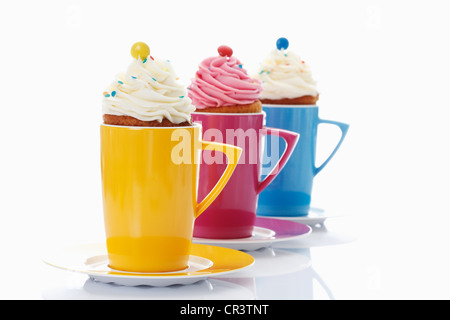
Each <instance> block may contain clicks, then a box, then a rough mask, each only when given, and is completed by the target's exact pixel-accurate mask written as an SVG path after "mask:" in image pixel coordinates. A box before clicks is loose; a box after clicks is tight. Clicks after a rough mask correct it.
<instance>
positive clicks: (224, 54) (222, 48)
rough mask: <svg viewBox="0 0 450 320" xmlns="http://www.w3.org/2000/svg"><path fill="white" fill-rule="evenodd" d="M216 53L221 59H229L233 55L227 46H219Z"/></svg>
mask: <svg viewBox="0 0 450 320" xmlns="http://www.w3.org/2000/svg"><path fill="white" fill-rule="evenodd" d="M217 52H219V55H220V56H221V57H231V56H232V55H233V49H231V48H230V47H228V46H220V47H219V48H217Z"/></svg>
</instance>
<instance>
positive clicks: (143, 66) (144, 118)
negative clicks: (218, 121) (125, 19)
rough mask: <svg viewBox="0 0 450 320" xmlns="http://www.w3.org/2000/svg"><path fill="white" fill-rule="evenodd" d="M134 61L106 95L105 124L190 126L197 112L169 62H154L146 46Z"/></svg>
mask: <svg viewBox="0 0 450 320" xmlns="http://www.w3.org/2000/svg"><path fill="white" fill-rule="evenodd" d="M131 54H132V56H133V58H134V59H133V61H132V62H131V64H130V65H129V67H128V69H127V71H126V72H124V73H121V74H119V75H117V76H116V79H115V80H114V82H113V83H111V85H110V86H109V87H108V88H107V90H106V91H105V92H104V93H103V95H104V98H103V110H102V111H103V121H104V123H105V124H110V125H121V126H140V127H173V126H190V125H191V123H192V121H191V113H192V112H193V111H194V110H195V107H194V106H193V105H192V102H191V100H190V99H189V98H188V96H187V93H186V89H185V88H184V86H183V85H181V84H180V83H178V78H177V76H176V74H175V72H174V69H173V67H172V65H171V63H170V62H169V60H161V59H156V58H153V57H152V56H151V55H150V49H149V47H148V46H147V45H146V44H145V43H142V42H138V43H136V44H135V45H133V47H132V49H131Z"/></svg>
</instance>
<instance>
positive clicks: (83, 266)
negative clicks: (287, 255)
mask: <svg viewBox="0 0 450 320" xmlns="http://www.w3.org/2000/svg"><path fill="white" fill-rule="evenodd" d="M43 261H44V262H45V263H47V264H48V265H50V266H53V267H56V268H59V269H63V270H68V271H74V272H80V273H84V274H87V275H89V277H90V278H91V279H93V280H95V281H98V282H103V283H115V284H118V285H124V286H140V285H146V286H156V287H161V286H171V285H177V284H181V285H186V284H192V283H195V282H197V281H200V280H205V279H207V278H208V277H218V276H222V275H227V276H228V275H229V274H230V273H233V272H237V271H240V270H243V269H246V268H248V267H251V266H252V265H253V264H254V262H255V259H254V258H253V257H252V256H251V255H249V254H247V253H244V252H241V251H238V250H234V249H229V248H223V247H216V246H210V245H200V244H192V247H191V255H190V256H189V262H188V267H187V268H186V269H184V270H180V271H174V272H161V273H139V272H126V271H120V270H114V269H112V268H110V267H109V266H108V262H109V261H108V255H107V251H106V245H105V244H85V245H78V246H74V247H67V248H62V249H58V250H55V251H53V252H51V253H49V254H48V255H47V256H46V257H44V258H43Z"/></svg>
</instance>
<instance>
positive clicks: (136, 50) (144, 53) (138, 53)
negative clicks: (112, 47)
mask: <svg viewBox="0 0 450 320" xmlns="http://www.w3.org/2000/svg"><path fill="white" fill-rule="evenodd" d="M149 55H150V48H149V47H148V45H147V44H145V43H144V42H136V43H135V44H133V46H132V47H131V56H132V57H133V58H135V59H137V60H138V59H139V58H140V59H141V60H142V61H144V60H146V59H147V57H148V56H149Z"/></svg>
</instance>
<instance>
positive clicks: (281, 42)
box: [277, 38, 289, 50]
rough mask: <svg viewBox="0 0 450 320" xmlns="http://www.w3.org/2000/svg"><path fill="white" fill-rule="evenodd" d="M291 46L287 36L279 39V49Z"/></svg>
mask: <svg viewBox="0 0 450 320" xmlns="http://www.w3.org/2000/svg"><path fill="white" fill-rule="evenodd" d="M287 48H289V41H288V39H286V38H280V39H278V40H277V49H278V50H283V49H284V50H286V49H287Z"/></svg>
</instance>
